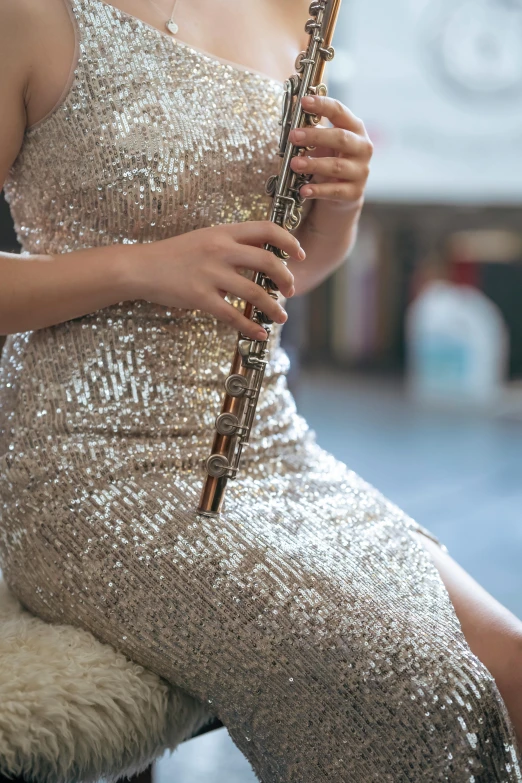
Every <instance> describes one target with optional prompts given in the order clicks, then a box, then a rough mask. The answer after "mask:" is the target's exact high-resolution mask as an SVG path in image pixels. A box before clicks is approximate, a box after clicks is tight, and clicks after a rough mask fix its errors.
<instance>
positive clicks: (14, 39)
mask: <svg viewBox="0 0 522 783" xmlns="http://www.w3.org/2000/svg"><path fill="white" fill-rule="evenodd" d="M35 6H36V3H35V1H34V0H2V2H0V42H1V46H0V58H1V59H2V61H7V60H8V59H9V58H11V57H13V55H14V56H15V57H16V60H17V61H18V62H20V59H22V58H23V56H24V53H25V49H26V47H27V45H28V43H29V40H30V36H31V29H32V28H33V27H34V26H35V25H36V19H37V9H36V8H35Z"/></svg>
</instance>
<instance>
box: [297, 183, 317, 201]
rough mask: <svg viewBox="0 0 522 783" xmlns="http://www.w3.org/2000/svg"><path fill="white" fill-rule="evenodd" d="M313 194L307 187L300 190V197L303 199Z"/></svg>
mask: <svg viewBox="0 0 522 783" xmlns="http://www.w3.org/2000/svg"><path fill="white" fill-rule="evenodd" d="M313 192H314V191H313V190H312V188H309V187H308V186H307V185H305V187H304V188H301V190H300V193H301V195H302V196H304V197H305V198H306V197H307V196H311V195H312V193H313Z"/></svg>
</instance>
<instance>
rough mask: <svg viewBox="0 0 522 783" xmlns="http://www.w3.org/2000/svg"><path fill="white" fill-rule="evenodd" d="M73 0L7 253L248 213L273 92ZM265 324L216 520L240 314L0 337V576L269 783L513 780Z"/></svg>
mask: <svg viewBox="0 0 522 783" xmlns="http://www.w3.org/2000/svg"><path fill="white" fill-rule="evenodd" d="M72 10H73V14H74V19H75V21H76V25H77V35H78V43H79V59H78V64H77V67H76V70H75V73H74V77H73V80H72V84H71V85H70V88H69V89H68V91H67V93H66V95H65V97H64V99H63V101H62V102H61V103H60V105H59V106H58V107H57V108H56V109H55V110H54V111H53V112H52V113H51V114H50V115H49V116H48V117H47V118H45V119H44V120H43V121H42V122H40V123H38V124H37V125H36V126H34V127H33V128H31V129H29V131H28V132H27V134H26V137H25V140H24V145H23V147H22V150H21V152H20V154H19V157H18V159H17V160H16V162H15V164H14V166H13V169H12V171H11V173H10V177H9V181H8V182H7V185H6V191H7V196H8V199H9V201H10V204H11V209H12V212H13V216H14V218H15V221H16V225H17V231H18V235H19V238H20V240H21V242H22V244H23V248H24V252H25V253H41V252H47V253H49V252H50V253H68V252H71V251H74V250H77V249H80V248H85V247H93V246H99V245H108V244H114V243H124V242H129V243H146V242H150V241H154V240H158V239H162V238H166V237H169V236H173V235H176V234H180V233H184V232H186V231H191V230H195V229H198V228H202V227H205V226H209V225H215V224H218V223H223V222H232V221H234V222H237V221H242V220H259V219H264V218H265V217H266V209H267V199H266V196H264V195H263V193H264V182H265V180H266V178H267V176H268V175H269V174H271V173H273V172H274V171H275V170H276V169H277V160H278V159H277V155H276V145H277V133H278V121H279V116H280V106H281V98H282V85H281V84H279V83H278V82H277V81H275V80H273V79H269V78H268V77H265V76H263V75H261V74H258V73H255V72H252V71H248V70H247V69H243V68H241V67H234V66H232V65H229V64H226V63H225V62H223V61H220V60H218V59H216V58H213V57H211V56H208V55H206V54H204V53H202V52H200V51H198V50H196V49H193V48H192V47H190V46H187V45H184V44H182V43H180V42H176V41H174V40H172V39H170V38H168V37H167V36H166V35H163V34H161V33H160V32H159V31H156V30H154V28H152V27H149V26H148V25H146V24H144V23H143V22H140V21H138V20H136V19H134V18H133V17H131V16H129V15H127V14H124V13H122V12H119V11H117V10H115V9H113V8H111V7H110V6H108V5H105V4H104V3H102V2H100V0H72ZM236 304H237V305H238V306H241V303H240V302H236ZM279 337H280V329H279V328H276V329H275V330H274V340H273V341H272V346H273V347H272V350H271V357H270V364H269V367H268V371H267V376H266V380H265V384H264V388H263V392H262V394H261V399H260V403H259V406H258V412H257V417H256V424H255V428H254V432H253V437H252V445H251V447H250V448H249V450H248V452H247V455H246V458H245V461H244V463H243V465H244V470H243V478H242V479H241V480H240V481H238V482H236V483H231V484H230V486H229V490H228V493H227V499H226V505H225V511H224V513H223V515H222V517H221V518H220V519H207V518H204V517H202V516H200V515H198V514H197V512H196V511H195V509H196V506H197V502H198V499H199V493H200V490H201V486H202V482H203V478H204V471H203V462H204V460H205V459H206V457H207V456H208V454H209V451H210V446H211V443H212V436H213V422H214V419H215V416H216V414H217V413H218V412H219V408H220V403H221V399H222V394H223V382H224V380H225V378H226V376H227V375H228V372H229V367H230V361H231V359H232V355H233V352H234V347H235V342H236V334H235V332H233V331H232V330H231V329H230V328H229V327H227V326H225V325H223V324H221V323H220V322H218V321H217V320H216V319H214V318H213V317H211V316H210V315H207V314H205V313H203V312H200V311H186V310H170V311H169V310H167V309H166V308H162V307H159V306H156V305H153V304H151V303H147V302H142V301H140V302H125V303H120V304H119V305H115V306H113V307H110V308H107V309H106V310H102V311H99V312H96V313H93V314H91V315H89V316H86V317H83V318H78V319H75V320H73V321H69V322H67V323H64V324H61V325H58V326H56V327H53V328H49V329H43V330H40V331H37V332H29V333H24V334H18V335H13V336H11V337H9V338H8V340H7V344H6V347H5V351H4V355H3V359H2V365H1V376H0V394H1V398H0V399H1V408H0V509H1V514H2V516H1V527H0V555H1V565H2V568H3V569H4V572H5V576H6V579H7V581H8V583H9V585H10V586H11V589H12V590H13V591H14V592H15V594H16V595H17V596H18V597H19V598H20V600H22V601H23V603H24V604H25V605H26V606H27V607H28V608H29V609H31V610H32V611H33V612H34V613H36V614H38V615H40V616H41V617H42V618H44V619H46V620H48V621H52V622H66V623H71V624H74V625H78V626H80V627H84V628H87V629H89V630H90V631H92V632H93V633H94V634H95V635H96V636H97V637H98V638H99V639H101V640H102V641H104V642H106V643H109V644H112V645H113V646H114V647H116V648H117V649H119V650H121V651H123V652H124V653H125V654H126V655H128V656H129V657H130V658H132V659H134V660H135V661H137V662H139V663H141V664H143V665H144V666H146V667H148V668H150V669H152V670H154V671H155V672H157V673H158V674H160V675H161V676H163V677H165V678H166V679H167V680H169V681H170V682H172V683H174V684H175V685H178V686H180V687H181V688H183V689H184V690H186V691H187V692H188V693H189V694H191V695H192V696H194V697H195V698H197V699H198V700H200V701H201V703H202V704H203V705H205V706H206V708H207V709H208V710H209V711H210V712H211V713H212V714H215V715H217V716H219V717H220V718H221V720H222V721H223V722H224V723H225V724H226V726H227V727H228V729H229V731H230V734H231V736H232V738H233V740H234V741H235V742H236V744H237V745H238V747H239V748H240V749H241V750H242V751H243V752H244V753H245V755H246V756H247V758H248V759H249V760H250V762H251V764H252V766H253V768H254V770H255V772H256V775H257V776H258V778H259V780H262V781H264V783H320V781H329V782H333V781H335V783H344V782H345V781H346V783H348V781H349V782H350V783H372V782H373V781H375V782H377V781H378V783H383V782H384V781H390V783H392V782H393V783H403V782H405V781H414V782H415V783H420V781H423V783H434V782H435V781H451V783H465V782H466V783H472V782H473V781H474V782H475V783H493V782H494V781H499V782H501V783H512V781H520V780H522V776H521V773H520V766H519V761H518V760H517V755H516V750H515V741H514V736H513V731H512V727H511V724H510V722H509V718H508V716H507V713H506V709H505V706H504V703H503V701H502V699H501V697H500V694H499V692H498V690H497V688H496V685H495V683H494V681H493V679H492V677H491V675H490V674H489V672H488V671H487V670H486V669H485V667H484V666H483V665H482V664H481V663H480V662H479V661H478V659H477V658H476V657H475V656H474V655H473V654H472V653H471V651H470V649H469V647H468V645H467V643H466V641H465V639H464V636H463V634H462V631H461V628H460V625H459V622H458V620H457V617H456V615H455V612H454V610H453V607H452V605H451V603H450V600H449V597H448V595H447V592H446V590H445V588H444V586H443V584H442V582H441V579H440V577H439V574H438V571H437V570H436V568H435V566H434V565H433V563H432V560H431V558H430V556H429V555H428V553H427V551H426V550H425V549H424V547H422V546H421V545H420V544H419V543H418V541H417V540H416V538H415V536H414V535H412V533H413V531H415V530H421V532H423V533H425V534H426V535H431V534H430V533H429V531H426V530H425V529H424V528H421V527H420V526H419V525H418V524H417V523H416V522H414V521H413V520H412V519H410V518H409V517H408V516H406V515H405V514H404V513H403V512H401V511H400V510H399V509H398V508H396V507H395V506H393V505H392V504H391V503H390V502H388V501H387V500H386V499H385V498H383V497H382V495H380V494H379V493H378V492H377V491H376V490H375V489H373V488H372V487H370V486H369V485H368V484H366V483H365V482H364V481H363V480H362V479H361V478H359V477H358V476H356V475H355V474H354V473H353V472H351V471H350V470H349V469H348V468H347V467H346V466H345V465H344V464H342V463H341V462H339V461H337V460H335V459H334V458H333V457H332V456H331V455H329V454H328V453H326V452H325V451H324V450H322V449H321V448H320V447H319V446H318V445H317V443H316V440H315V435H314V433H313V432H312V431H311V430H310V429H309V428H308V426H307V424H306V422H305V421H304V420H303V419H302V418H301V417H300V416H299V415H298V414H297V412H296V409H295V405H294V401H293V398H292V396H291V395H290V393H289V391H288V388H287V384H286V377H285V376H286V373H287V371H288V357H287V355H286V353H285V352H284V351H283V350H282V349H281V347H280V344H279Z"/></svg>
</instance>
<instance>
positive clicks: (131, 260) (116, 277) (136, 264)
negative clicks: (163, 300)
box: [109, 242, 156, 301]
mask: <svg viewBox="0 0 522 783" xmlns="http://www.w3.org/2000/svg"><path fill="white" fill-rule="evenodd" d="M153 244H154V245H155V244H156V243H141V242H140V243H133V244H122V245H115V246H113V253H112V257H111V278H110V280H109V284H111V285H113V286H114V288H115V290H118V291H119V292H120V294H121V300H120V301H127V300H128V301H131V300H134V299H147V298H148V296H149V294H150V291H149V288H150V285H148V276H147V269H149V271H150V267H149V264H147V258H149V256H150V254H151V253H152V252H155V248H154V247H153Z"/></svg>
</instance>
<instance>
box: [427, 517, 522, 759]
mask: <svg viewBox="0 0 522 783" xmlns="http://www.w3.org/2000/svg"><path fill="white" fill-rule="evenodd" d="M414 535H415V537H416V538H417V540H418V541H419V542H420V543H421V544H422V545H423V546H424V547H425V548H426V549H427V550H428V552H429V553H430V554H431V556H432V558H433V561H434V563H435V566H436V567H437V569H438V571H439V573H440V575H441V578H442V581H443V582H444V584H445V586H446V589H447V591H448V593H449V596H450V598H451V601H452V603H453V606H454V608H455V612H456V614H457V617H458V618H459V621H460V624H461V626H462V631H463V633H464V636H465V637H466V640H467V642H468V644H469V646H470V648H471V650H472V652H473V653H474V654H475V655H476V656H477V658H479V660H481V661H482V663H483V664H484V665H485V666H486V667H487V669H489V671H490V672H491V674H492V675H493V677H494V678H495V681H496V683H497V686H498V689H499V691H500V693H501V694H502V698H503V699H504V702H505V704H506V707H507V709H508V712H509V715H510V717H511V720H512V722H513V726H514V728H515V732H516V734H517V737H518V742H519V744H520V746H521V748H522V621H521V620H519V619H518V618H517V617H516V616H515V615H514V614H512V613H511V612H510V611H509V609H506V607H505V606H502V604H501V603H499V601H497V600H496V599H495V598H493V596H492V595H490V594H489V593H488V592H487V590H485V589H484V588H483V587H482V586H481V585H479V584H478V582H476V581H475V580H474V579H473V577H472V576H470V574H468V573H467V571H465V570H464V569H463V568H462V566H460V565H459V564H458V563H457V562H456V561H455V560H453V558H452V557H450V555H449V554H448V553H447V552H444V551H443V550H442V549H441V548H440V547H439V546H437V544H436V543H435V542H434V541H432V540H431V539H429V538H428V537H427V536H424V535H422V533H415V534H414Z"/></svg>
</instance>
